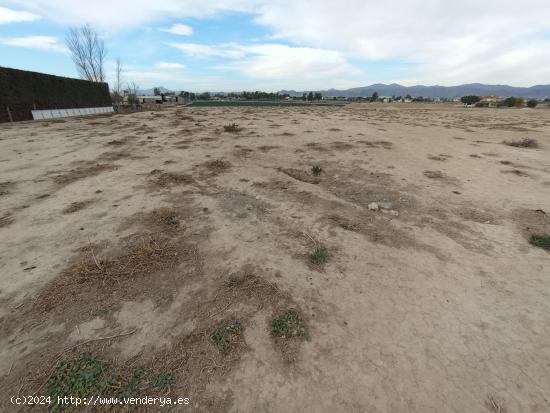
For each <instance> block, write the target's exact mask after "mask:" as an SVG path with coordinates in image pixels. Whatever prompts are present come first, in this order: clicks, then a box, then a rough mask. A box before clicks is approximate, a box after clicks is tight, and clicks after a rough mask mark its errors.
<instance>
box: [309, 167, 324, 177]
mask: <svg viewBox="0 0 550 413" xmlns="http://www.w3.org/2000/svg"><path fill="white" fill-rule="evenodd" d="M322 171H323V168H321V165H317V164H316V165H313V166H312V167H311V173H312V174H313V175H315V176H319V175H321V172H322Z"/></svg>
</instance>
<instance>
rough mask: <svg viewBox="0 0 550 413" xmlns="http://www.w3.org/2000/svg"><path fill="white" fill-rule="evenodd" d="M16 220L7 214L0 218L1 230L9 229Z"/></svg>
mask: <svg viewBox="0 0 550 413" xmlns="http://www.w3.org/2000/svg"><path fill="white" fill-rule="evenodd" d="M13 221H14V219H13V217H12V216H11V215H10V214H5V215H4V216H1V217H0V228H4V227H7V226H8V225H11V224H12V223H13Z"/></svg>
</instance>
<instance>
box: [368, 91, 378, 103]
mask: <svg viewBox="0 0 550 413" xmlns="http://www.w3.org/2000/svg"><path fill="white" fill-rule="evenodd" d="M377 100H378V92H374V93H373V94H372V96H371V97H370V101H371V102H376V101H377Z"/></svg>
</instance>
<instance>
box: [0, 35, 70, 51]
mask: <svg viewBox="0 0 550 413" xmlns="http://www.w3.org/2000/svg"><path fill="white" fill-rule="evenodd" d="M0 44H3V45H7V46H15V47H24V48H28V49H38V50H48V51H52V52H61V53H67V48H66V47H65V46H64V45H63V44H60V43H59V41H58V39H57V37H52V36H24V37H0Z"/></svg>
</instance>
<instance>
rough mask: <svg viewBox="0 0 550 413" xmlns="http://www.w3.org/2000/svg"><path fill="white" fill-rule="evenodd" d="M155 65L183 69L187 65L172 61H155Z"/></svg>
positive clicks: (163, 67)
mask: <svg viewBox="0 0 550 413" xmlns="http://www.w3.org/2000/svg"><path fill="white" fill-rule="evenodd" d="M155 67H158V68H159V69H183V68H184V67H185V65H182V64H181V63H172V62H157V63H155Z"/></svg>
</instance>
